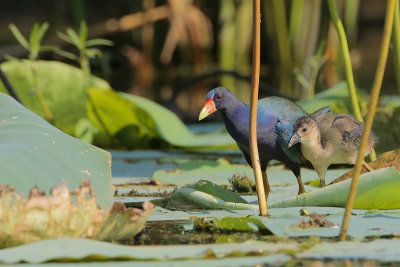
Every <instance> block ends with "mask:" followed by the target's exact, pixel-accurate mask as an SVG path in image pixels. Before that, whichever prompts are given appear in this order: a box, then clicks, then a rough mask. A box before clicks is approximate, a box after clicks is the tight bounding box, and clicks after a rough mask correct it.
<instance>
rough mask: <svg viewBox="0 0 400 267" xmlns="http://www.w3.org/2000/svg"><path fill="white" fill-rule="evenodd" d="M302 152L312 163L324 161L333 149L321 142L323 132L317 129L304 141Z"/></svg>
mask: <svg viewBox="0 0 400 267" xmlns="http://www.w3.org/2000/svg"><path fill="white" fill-rule="evenodd" d="M301 152H302V153H303V155H304V157H305V158H306V159H308V160H309V161H311V162H312V163H314V162H318V161H321V160H322V161H323V159H325V158H329V157H330V156H331V149H329V147H325V146H323V145H322V143H321V133H320V132H319V131H316V132H315V133H314V134H313V136H312V138H309V140H307V141H302V143H301Z"/></svg>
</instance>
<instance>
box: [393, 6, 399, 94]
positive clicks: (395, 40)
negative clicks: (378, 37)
mask: <svg viewBox="0 0 400 267" xmlns="http://www.w3.org/2000/svg"><path fill="white" fill-rule="evenodd" d="M399 13H400V11H399V0H396V8H395V11H394V20H393V33H392V43H393V62H394V69H395V71H396V80H397V90H398V91H399V93H400V15H399Z"/></svg>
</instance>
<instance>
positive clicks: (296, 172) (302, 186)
mask: <svg viewBox="0 0 400 267" xmlns="http://www.w3.org/2000/svg"><path fill="white" fill-rule="evenodd" d="M292 172H293V174H294V176H296V179H297V183H298V184H299V192H298V194H299V195H301V194H303V193H305V192H306V190H305V189H304V185H303V181H302V180H301V175H300V167H299V166H297V167H295V168H294V169H292Z"/></svg>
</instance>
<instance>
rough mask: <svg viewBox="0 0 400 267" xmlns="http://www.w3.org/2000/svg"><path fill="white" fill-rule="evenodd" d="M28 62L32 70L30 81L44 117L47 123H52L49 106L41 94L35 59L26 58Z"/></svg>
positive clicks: (52, 118) (52, 117)
mask: <svg viewBox="0 0 400 267" xmlns="http://www.w3.org/2000/svg"><path fill="white" fill-rule="evenodd" d="M28 62H29V67H30V69H31V72H32V82H33V86H34V89H35V92H36V95H37V97H38V100H39V104H40V106H41V107H42V109H43V112H44V115H45V116H46V118H47V120H48V121H49V123H50V124H52V125H54V116H53V113H52V112H51V110H50V108H49V106H47V103H46V100H45V99H44V95H43V92H42V88H41V87H40V84H39V81H38V77H37V73H36V66H35V61H33V60H28Z"/></svg>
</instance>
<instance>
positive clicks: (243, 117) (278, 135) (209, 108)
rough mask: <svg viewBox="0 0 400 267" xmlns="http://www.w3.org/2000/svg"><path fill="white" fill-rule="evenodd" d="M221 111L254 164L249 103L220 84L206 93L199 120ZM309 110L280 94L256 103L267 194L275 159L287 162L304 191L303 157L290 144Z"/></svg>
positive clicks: (266, 193) (259, 149) (240, 145)
mask: <svg viewBox="0 0 400 267" xmlns="http://www.w3.org/2000/svg"><path fill="white" fill-rule="evenodd" d="M330 110H331V107H330V106H328V107H324V108H322V109H320V110H318V111H316V112H314V113H313V114H312V116H317V115H319V114H324V113H327V112H330ZM215 111H219V112H220V113H221V114H222V118H223V120H224V123H225V127H226V129H227V131H228V133H229V134H230V136H231V137H232V138H233V139H234V140H235V141H236V143H237V145H238V146H239V149H240V150H241V151H242V153H243V155H244V157H245V159H246V161H247V163H248V164H249V165H250V166H251V155H250V146H249V112H250V105H249V104H244V103H242V102H241V101H240V100H239V99H238V98H237V97H236V96H235V95H234V94H232V93H231V92H230V91H229V90H228V89H226V88H224V87H217V88H215V89H213V90H211V91H210V92H209V93H208V94H207V100H206V104H205V105H204V107H203V109H202V110H201V112H200V115H199V120H202V119H204V118H205V117H207V116H208V115H210V114H212V113H214V112H215ZM307 115H308V114H307V113H306V112H305V111H304V110H303V109H302V108H301V107H300V106H298V105H297V104H295V103H293V102H292V101H290V100H288V99H285V98H281V97H274V96H272V97H267V98H263V99H260V100H258V104H257V143H258V151H259V157H260V165H261V170H262V174H263V182H264V190H265V195H266V197H268V194H269V191H270V187H269V183H268V180H267V173H266V170H267V164H268V162H269V161H270V160H273V159H276V160H279V161H281V162H282V163H284V164H285V166H286V167H287V168H289V169H290V170H291V171H292V172H293V174H294V175H295V176H296V178H297V183H298V184H299V191H298V193H299V194H302V193H304V192H305V190H304V186H303V182H302V180H301V176H300V161H301V159H302V155H301V151H300V146H299V145H294V146H292V147H290V148H289V147H288V145H289V141H290V138H291V137H292V135H293V125H294V123H295V122H296V121H297V119H299V118H300V117H303V116H307Z"/></svg>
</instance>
